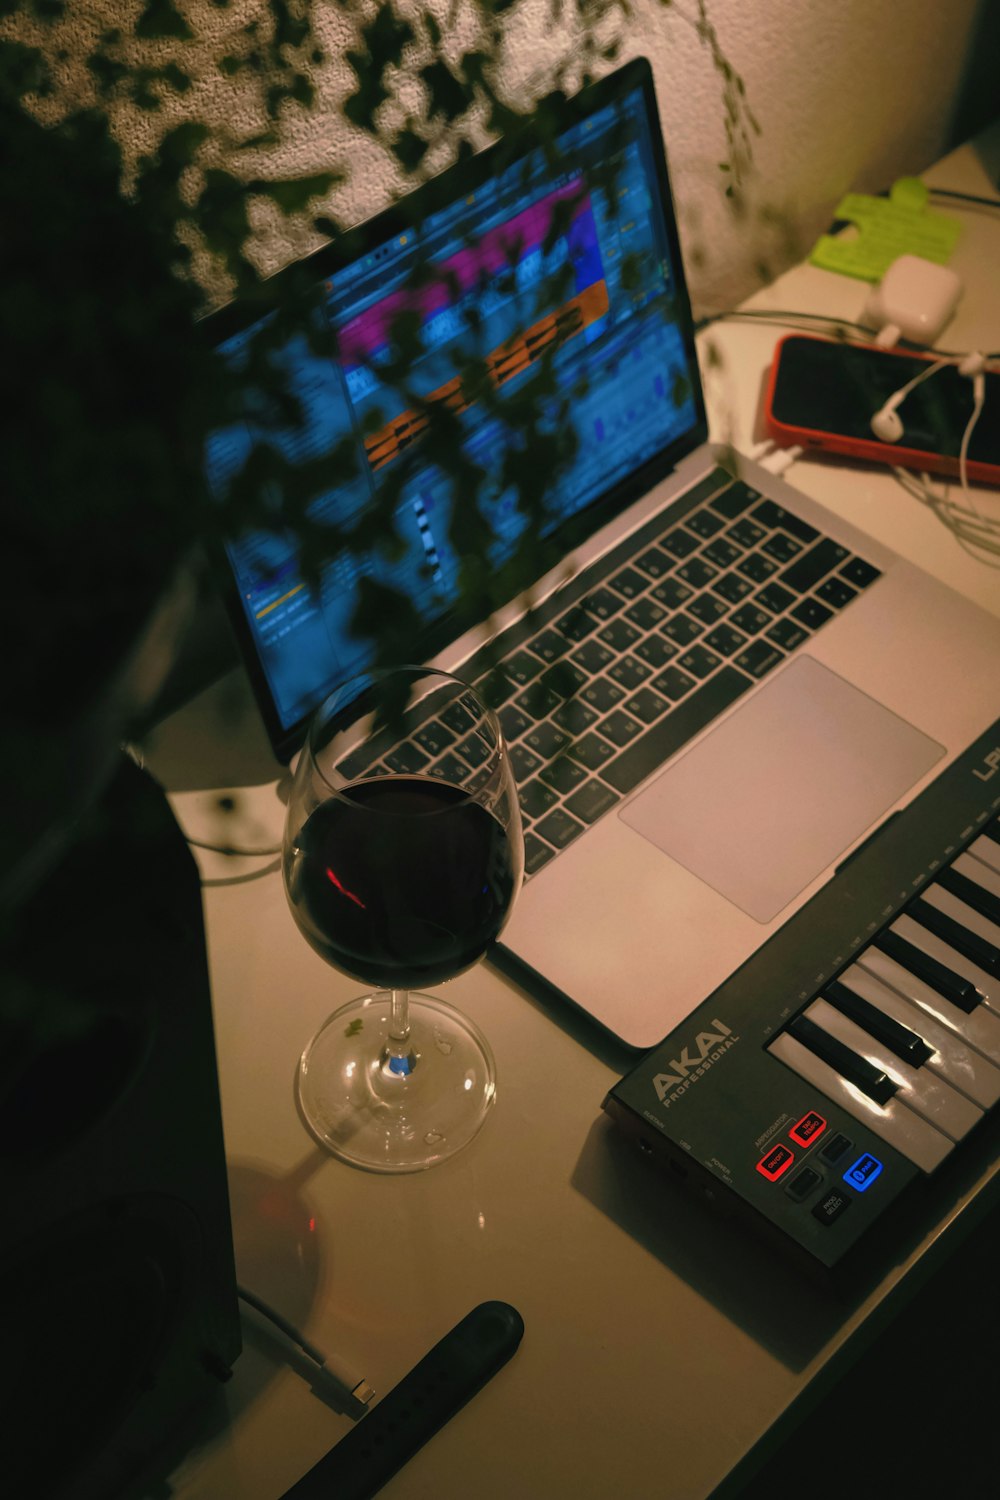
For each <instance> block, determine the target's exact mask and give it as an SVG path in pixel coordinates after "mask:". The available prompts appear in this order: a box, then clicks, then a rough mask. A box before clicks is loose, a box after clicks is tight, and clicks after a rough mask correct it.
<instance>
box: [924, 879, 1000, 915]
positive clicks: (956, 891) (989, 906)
mask: <svg viewBox="0 0 1000 1500" xmlns="http://www.w3.org/2000/svg"><path fill="white" fill-rule="evenodd" d="M937 884H938V885H941V886H944V889H945V890H946V891H950V892H951V894H952V895H953V896H957V897H958V899H959V901H964V902H965V904H966V906H971V907H972V910H973V911H977V912H978V913H979V915H980V916H981V917H986V918H987V920H988V921H990V922H995V923H996V924H997V926H998V927H1000V896H994V894H993V892H992V891H988V890H986V888H985V887H984V886H981V885H977V884H976V882H975V881H974V880H970V879H969V877H968V875H961V874H959V872H958V871H957V870H945V871H944V872H943V873H942V874H941V875H939V876H938V878H937Z"/></svg>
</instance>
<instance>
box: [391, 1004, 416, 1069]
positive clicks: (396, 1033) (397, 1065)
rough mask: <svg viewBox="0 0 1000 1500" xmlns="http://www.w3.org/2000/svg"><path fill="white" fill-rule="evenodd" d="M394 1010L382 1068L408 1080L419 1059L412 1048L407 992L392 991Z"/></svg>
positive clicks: (392, 1010)
mask: <svg viewBox="0 0 1000 1500" xmlns="http://www.w3.org/2000/svg"><path fill="white" fill-rule="evenodd" d="M389 994H390V997H391V1006H392V1009H391V1011H390V1014H389V1035H388V1037H387V1038H386V1044H385V1051H384V1052H383V1054H382V1067H383V1069H385V1070H387V1071H388V1072H389V1073H392V1074H394V1075H395V1076H396V1077H397V1078H400V1077H402V1078H408V1077H409V1075H410V1074H411V1073H412V1072H413V1069H414V1066H415V1064H416V1061H417V1058H416V1054H415V1053H414V1051H413V1048H412V1047H411V1046H410V999H409V994H408V992H407V991H406V990H390V991H389Z"/></svg>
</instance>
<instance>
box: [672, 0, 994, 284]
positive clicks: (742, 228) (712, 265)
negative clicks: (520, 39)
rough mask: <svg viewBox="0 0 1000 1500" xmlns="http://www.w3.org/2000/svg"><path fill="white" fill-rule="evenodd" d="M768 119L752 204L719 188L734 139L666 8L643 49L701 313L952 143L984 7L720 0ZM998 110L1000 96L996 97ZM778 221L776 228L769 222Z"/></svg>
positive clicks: (752, 93)
mask: <svg viewBox="0 0 1000 1500" xmlns="http://www.w3.org/2000/svg"><path fill="white" fill-rule="evenodd" d="M710 9H711V16H712V19H713V21H714V22H715V25H716V29H717V30H718V32H719V36H720V40H721V41H722V43H723V45H724V47H725V49H726V51H727V53H728V54H729V55H730V56H731V57H732V59H733V61H734V63H735V65H736V66H737V67H738V68H739V69H740V71H741V72H742V74H743V77H744V79H745V81H746V86H747V96H748V99H749V101H750V103H751V106H752V107H753V109H754V112H755V114H756V116H757V118H758V120H759V122H760V125H761V131H762V133H761V135H760V137H759V139H758V140H757V142H756V145H755V172H754V177H753V180H752V182H751V183H750V185H749V193H748V197H749V200H750V209H749V212H748V213H747V215H746V217H745V218H743V219H735V218H734V217H733V215H732V213H731V212H730V211H728V210H727V208H726V206H725V203H724V200H723V199H721V198H720V196H719V193H718V191H717V187H716V181H717V177H718V171H717V167H716V162H717V160H718V154H719V151H720V149H721V146H722V144H723V142H724V136H723V133H722V128H721V119H720V110H719V107H718V103H717V99H718V94H717V89H716V86H715V83H714V78H713V75H712V73H711V70H710V69H709V68H708V66H707V64H706V62H705V61H704V58H703V55H699V44H698V42H697V40H696V39H695V38H694V36H693V35H692V33H691V31H690V28H688V27H686V26H684V25H677V23H676V17H671V16H670V14H669V12H667V13H666V14H665V15H664V14H662V13H661V15H660V16H659V18H658V19H657V20H656V21H654V22H653V24H652V25H651V26H650V28H649V31H648V33H647V35H648V38H649V40H648V42H646V47H647V50H648V55H649V56H650V57H651V58H652V60H653V65H654V69H655V72H656V82H657V91H658V96H659V102H660V113H661V118H662V121H663V128H664V135H665V138H666V142H667V150H668V153H669V158H670V163H671V169H672V172H673V176H674V180H675V181H674V186H675V194H676V196H677V199H678V204H679V209H680V216H681V221H682V227H683V230H684V233H685V242H686V246H687V248H688V249H689V251H694V252H698V253H699V254H700V253H704V254H705V255H706V257H707V260H706V264H705V265H704V266H702V267H700V268H699V269H698V270H697V271H692V282H693V284H694V295H695V297H696V300H697V301H698V302H699V303H702V304H703V305H711V306H722V305H732V303H733V302H734V301H738V300H739V298H740V297H741V296H743V295H745V294H746V293H747V292H749V291H750V290H752V289H753V286H754V285H755V284H756V282H757V279H758V276H759V272H758V269H757V264H758V262H759V261H763V262H766V263H767V264H768V266H769V267H770V270H771V272H772V273H773V272H776V271H777V270H779V269H781V268H782V267H783V266H784V265H786V264H788V263H789V261H790V260H794V259H796V258H798V257H799V256H801V255H802V254H803V253H804V252H805V251H806V250H807V249H808V248H809V247H810V245H811V244H812V243H813V241H814V239H815V238H816V236H817V235H818V234H820V233H822V232H823V231H824V230H825V228H826V227H827V225H828V223H829V220H830V218H831V216H832V210H833V208H834V206H835V205H836V203H837V200H838V199H839V198H840V196H841V195H842V194H843V193H845V192H847V191H850V190H856V191H862V192H875V191H878V190H879V189H881V188H885V187H888V186H889V185H890V184H891V183H892V182H893V180H894V179H895V178H896V177H899V176H902V175H905V174H909V173H919V172H920V171H921V170H922V169H923V168H924V167H926V166H928V165H929V164H930V163H931V162H932V161H934V160H935V159H936V158H937V157H938V156H940V155H941V153H942V151H943V150H944V149H945V147H946V146H947V145H948V144H949V127H950V123H951V119H952V115H953V111H954V108H955V104H956V96H957V94H958V92H959V89H960V84H961V80H962V75H963V72H964V70H965V67H966V62H967V52H968V48H969V45H970V41H971V38H972V36H973V33H974V30H975V26H974V22H975V18H976V13H977V10H978V0H950V3H949V4H948V5H942V4H940V3H939V0H832V3H831V0H711V7H710ZM998 103H1000V98H998ZM774 215H776V216H777V218H776V222H769V221H771V220H772V217H773V216H774Z"/></svg>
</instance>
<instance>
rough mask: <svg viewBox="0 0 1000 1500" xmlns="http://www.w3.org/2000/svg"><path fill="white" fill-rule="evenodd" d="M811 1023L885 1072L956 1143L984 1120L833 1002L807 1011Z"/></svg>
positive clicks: (908, 1103) (818, 1003)
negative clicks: (898, 1055) (846, 1014)
mask: <svg viewBox="0 0 1000 1500" xmlns="http://www.w3.org/2000/svg"><path fill="white" fill-rule="evenodd" d="M805 1014H806V1015H807V1016H808V1018H809V1020H810V1021H815V1023H816V1025H817V1026H822V1028H823V1030H824V1031H825V1032H827V1033H828V1034H829V1035H830V1036H833V1037H836V1038H837V1041H838V1042H843V1044H844V1046H845V1047H850V1049H851V1051H852V1052H856V1053H857V1054H858V1056H859V1057H863V1058H864V1059H865V1061H866V1062H870V1063H871V1065H872V1067H873V1068H881V1069H882V1072H883V1073H887V1074H888V1076H889V1077H890V1078H891V1079H892V1081H893V1083H895V1084H897V1085H898V1087H899V1092H898V1093H897V1094H896V1098H897V1099H898V1100H899V1101H900V1102H901V1103H902V1104H905V1105H906V1106H907V1108H908V1109H912V1110H913V1112H914V1113H915V1114H918V1115H920V1116H921V1117H922V1118H923V1119H925V1120H927V1121H928V1123H929V1124H931V1125H933V1126H934V1128H935V1129H936V1130H940V1131H941V1132H942V1133H943V1134H944V1135H946V1136H948V1137H949V1138H950V1139H951V1140H953V1141H960V1140H961V1139H962V1137H963V1136H966V1135H968V1133H969V1131H970V1130H971V1129H972V1127H973V1125H978V1124H979V1121H980V1120H981V1119H982V1118H983V1112H982V1110H981V1109H977V1108H976V1106H975V1105H974V1104H973V1103H972V1101H971V1099H967V1098H966V1097H965V1095H964V1094H960V1093H959V1092H958V1090H957V1089H953V1088H952V1087H951V1084H949V1083H946V1082H945V1081H944V1079H943V1078H940V1077H937V1076H936V1075H935V1074H933V1073H931V1072H929V1071H928V1070H927V1069H926V1068H914V1067H912V1066H911V1065H910V1064H909V1063H906V1062H903V1061H902V1059H901V1058H899V1057H897V1056H896V1054H895V1052H893V1051H892V1049H891V1048H890V1047H887V1046H886V1045H885V1043H884V1042H880V1041H879V1039H878V1038H877V1037H874V1036H872V1035H871V1034H870V1033H869V1032H867V1031H865V1029H864V1027H862V1026H859V1025H858V1023H857V1021H852V1020H851V1018H850V1016H845V1015H843V1014H842V1013H841V1012H840V1011H839V1010H837V1009H836V1007H835V1006H833V1005H831V1004H830V1002H829V1000H824V999H823V998H822V997H821V998H820V999H818V1000H814V1001H813V1003H812V1005H810V1006H809V1008H808V1009H807V1010H806V1011H805Z"/></svg>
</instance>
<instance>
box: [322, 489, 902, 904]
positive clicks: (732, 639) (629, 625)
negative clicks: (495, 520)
mask: <svg viewBox="0 0 1000 1500" xmlns="http://www.w3.org/2000/svg"><path fill="white" fill-rule="evenodd" d="M879 576H880V575H879V570H878V569H877V568H875V567H873V566H872V564H871V563H869V562H866V561H865V559H864V558H862V557H859V556H857V554H855V553H852V552H850V551H849V550H848V549H847V548H846V547H844V546H842V545H841V544H840V543H839V542H835V541H834V540H833V539H832V538H831V537H828V536H824V535H823V533H822V532H820V531H818V530H817V529H816V527H814V526H811V525H809V524H808V523H807V522H805V521H803V520H801V519H800V518H799V517H798V516H796V515H794V514H793V513H792V512H790V511H787V510H785V509H784V508H783V507H782V506H780V505H778V504H776V503H775V502H774V501H773V500H769V499H765V498H764V497H763V496H762V495H761V493H760V491H759V490H755V489H752V488H750V487H749V486H748V485H746V484H744V483H743V482H742V481H740V480H734V479H732V478H731V477H730V476H729V475H728V474H726V473H725V472H724V471H723V470H721V469H717V470H714V471H713V472H712V473H711V474H710V475H709V476H708V477H707V478H706V479H704V480H702V481H701V482H700V483H699V484H697V485H695V486H694V488H693V489H691V490H689V491H688V493H687V494H686V495H685V496H683V497H682V498H681V499H680V500H679V501H677V502H675V503H674V504H672V505H671V506H670V513H669V519H665V517H664V516H663V515H662V514H660V515H657V516H655V517H653V518H652V520H650V521H648V522H647V523H646V524H645V525H644V526H642V527H641V528H640V529H639V530H638V531H637V532H635V533H633V534H632V535H631V536H629V537H627V538H626V539H625V540H624V541H623V542H621V543H620V544H619V545H618V546H617V547H616V548H614V549H613V550H612V551H611V552H609V553H607V554H605V556H603V557H602V558H600V559H599V560H598V561H597V562H596V563H594V564H593V565H591V567H589V568H587V569H585V570H583V571H581V572H580V573H579V574H578V575H577V576H576V577H575V578H573V579H572V580H571V581H570V582H569V583H568V584H567V585H565V586H564V587H563V588H561V589H560V590H558V591H557V593H556V594H555V595H553V596H552V597H551V598H550V599H548V600H546V601H545V603H544V604H543V605H541V606H540V607H539V608H538V609H537V610H535V611H534V612H533V613H532V615H531V617H530V620H523V621H520V622H518V623H517V624H516V625H514V626H512V627H511V628H510V629H509V630H507V631H505V632H504V634H503V635H501V636H500V637H499V638H498V639H496V640H494V641H493V642H491V643H490V646H489V647H488V648H487V650H486V651H484V652H483V653H482V656H481V657H480V658H475V659H473V661H472V662H471V663H466V666H465V668H464V669H463V670H462V672H461V675H462V676H463V677H465V678H466V679H467V680H472V681H474V682H475V684H476V686H477V687H478V688H480V689H481V690H482V693H483V696H484V697H485V698H486V699H487V701H489V702H490V703H491V704H492V705H493V707H494V708H495V709H496V710H497V712H498V714H499V717H500V721H501V723H502V725H503V730H504V735H505V738H506V740H507V744H508V746H509V750H510V757H511V763H512V766H513V769H514V774H515V777H516V779H517V783H518V790H519V794H520V801H521V812H522V819H523V823H524V844H525V874H526V875H527V876H531V875H534V874H536V873H537V872H538V871H539V870H541V869H542V868H543V867H544V866H545V865H546V864H548V862H549V861H550V860H551V859H554V858H555V856H556V855H557V854H558V853H560V851H561V850H563V849H566V848H568V846H569V845H570V844H571V843H572V842H573V841H574V839H576V838H578V837H579V836H580V834H581V833H583V831H584V829H585V828H587V827H589V826H590V825H591V824H593V823H595V822H596V821H597V820H598V818H601V817H603V815H604V814H605V813H607V812H608V811H609V810H610V809H611V808H613V807H614V806H615V805H616V803H618V802H620V801H621V799H622V798H623V797H625V796H626V795H627V794H628V793H629V792H630V791H632V790H633V789H634V788H635V787H636V786H638V784H639V783H640V782H641V781H643V780H644V779H645V778H646V777H647V776H649V775H650V774H651V773H652V772H654V771H655V770H656V769H657V768H658V767H659V766H660V765H662V764H663V763H664V761H666V760H667V759H668V758H669V757H670V756H671V755H673V754H674V753H675V751H677V750H679V749H680V748H681V747H682V746H683V745H684V744H686V743H687V741H688V740H690V739H692V738H693V737H694V736H695V735H696V734H697V733H698V732H699V731H700V730H701V729H704V728H705V726H706V725H707V724H710V723H711V721H712V720H713V719H715V718H717V717H718V716H719V714H721V713H722V712H723V711H724V710H725V709H727V708H728V707H729V706H730V705H731V704H732V703H734V702H735V701H736V700H737V699H738V698H739V697H740V696H741V695H742V694H743V693H745V692H747V691H749V689H750V688H752V687H753V686H754V684H755V683H757V682H759V681H760V679H761V678H762V677H764V676H766V675H767V673H768V672H771V671H773V670H774V668H775V667H777V666H778V665H779V664H780V663H781V662H782V661H784V660H785V658H786V657H787V656H788V654H789V653H790V652H792V651H795V650H796V648H797V647H799V646H801V645H802V644H803V643H804V642H805V641H807V640H809V639H810V637H811V636H813V635H814V634H815V633H816V631H818V630H822V628H823V626H824V625H825V624H827V622H828V621H830V620H832V619H833V618H834V616H835V615H836V614H838V613H839V612H840V611H841V610H842V609H845V608H846V607H847V606H848V605H849V604H850V603H851V602H852V600H854V599H856V598H857V596H858V594H859V593H860V592H861V591H862V590H864V589H865V588H867V587H868V586H869V584H871V583H873V582H874V580H875V579H876V578H878V577H879ZM487 651H488V658H487ZM487 659H488V661H489V663H490V665H489V666H487ZM463 712H464V711H463V710H462V709H461V707H460V706H458V705H454V706H453V708H452V709H451V710H448V711H446V712H444V713H443V714H441V715H440V716H435V717H433V718H431V717H427V718H423V719H422V721H421V722H420V724H419V727H417V726H414V727H413V728H412V729H411V731H410V732H409V733H408V735H407V736H406V738H405V739H404V740H403V741H402V742H398V741H397V742H396V743H394V744H393V747H392V748H391V749H388V748H386V750H385V751H384V752H383V753H380V754H378V758H379V760H380V762H381V764H382V765H384V766H385V767H387V768H389V769H391V770H396V771H399V772H419V773H422V774H427V775H436V776H442V777H444V778H445V779H446V780H463V781H464V780H466V779H467V778H468V774H469V767H470V766H471V767H472V768H473V769H474V768H475V766H476V764H477V761H478V760H479V759H481V758H482V756H483V755H485V754H486V753H487V752H486V750H485V748H484V746H483V745H482V743H481V742H480V740H479V739H478V738H477V736H476V735H475V734H474V733H472V732H470V731H471V723H470V722H466V720H465V718H464V717H463ZM374 758H375V757H374V756H373V754H372V752H371V751H369V752H368V753H367V754H366V756H365V758H364V760H363V761H362V760H361V759H360V758H357V759H355V757H350V758H349V760H348V761H347V762H345V763H344V764H343V765H342V767H341V769H342V770H344V771H345V772H346V773H348V774H354V775H364V774H370V772H371V770H372V761H373V759H374ZM352 762H353V763H352Z"/></svg>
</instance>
